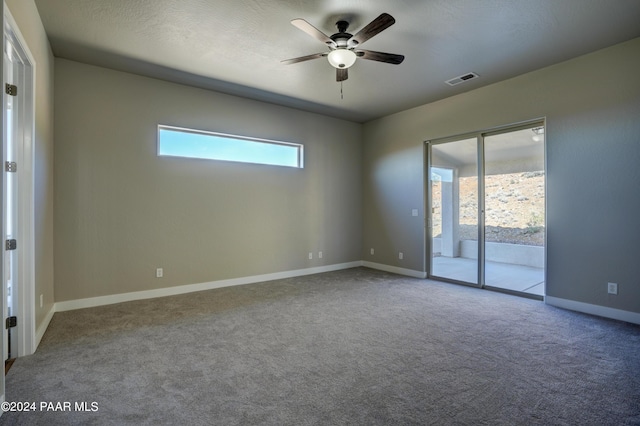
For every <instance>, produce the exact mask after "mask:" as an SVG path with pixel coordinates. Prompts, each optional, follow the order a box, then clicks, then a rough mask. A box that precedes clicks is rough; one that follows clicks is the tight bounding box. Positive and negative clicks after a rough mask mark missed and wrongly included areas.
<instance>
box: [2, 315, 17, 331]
mask: <svg viewBox="0 0 640 426" xmlns="http://www.w3.org/2000/svg"><path fill="white" fill-rule="evenodd" d="M17 325H18V317H9V318H7V320H6V321H5V327H6V328H13V327H15V326H17Z"/></svg>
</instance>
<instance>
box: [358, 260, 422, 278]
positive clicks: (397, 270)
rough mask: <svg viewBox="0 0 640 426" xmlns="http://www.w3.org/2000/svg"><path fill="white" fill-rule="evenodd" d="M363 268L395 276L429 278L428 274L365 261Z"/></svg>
mask: <svg viewBox="0 0 640 426" xmlns="http://www.w3.org/2000/svg"><path fill="white" fill-rule="evenodd" d="M362 266H365V267H367V268H371V269H377V270H379V271H385V272H391V273H393V274H398V275H405V276H408V277H413V278H427V273H426V272H422V271H416V270H414V269H406V268H399V267H397V266H390V265H384V264H382V263H375V262H366V261H363V262H362Z"/></svg>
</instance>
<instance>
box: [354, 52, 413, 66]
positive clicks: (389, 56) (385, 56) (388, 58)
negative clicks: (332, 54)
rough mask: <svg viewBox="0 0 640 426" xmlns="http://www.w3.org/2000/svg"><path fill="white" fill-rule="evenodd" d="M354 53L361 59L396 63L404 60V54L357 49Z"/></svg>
mask: <svg viewBox="0 0 640 426" xmlns="http://www.w3.org/2000/svg"><path fill="white" fill-rule="evenodd" d="M356 55H357V56H358V57H359V58H362V59H369V60H371V61H378V62H386V63H387V64H394V65H398V64H401V63H402V61H404V55H396V54H395V53H384V52H374V51H373V50H358V51H357V52H356Z"/></svg>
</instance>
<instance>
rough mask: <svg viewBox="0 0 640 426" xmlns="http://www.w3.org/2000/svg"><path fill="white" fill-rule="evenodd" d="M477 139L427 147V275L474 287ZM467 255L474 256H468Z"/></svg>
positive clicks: (476, 224)
mask: <svg viewBox="0 0 640 426" xmlns="http://www.w3.org/2000/svg"><path fill="white" fill-rule="evenodd" d="M477 144H478V142H477V139H476V138H467V139H460V140H453V141H448V142H446V143H440V144H434V145H432V146H431V166H430V169H429V170H430V172H429V175H430V189H431V190H430V191H429V193H430V194H431V197H430V198H431V231H432V232H431V275H434V276H438V277H442V278H446V279H449V280H453V281H457V282H463V283H469V284H478V283H479V281H478V264H477V262H476V260H475V259H474V258H476V257H477V256H476V255H477V253H478V237H477V236H478V227H479V223H478V190H477V189H478V154H477ZM469 252H470V253H473V254H474V255H472V256H470V255H469Z"/></svg>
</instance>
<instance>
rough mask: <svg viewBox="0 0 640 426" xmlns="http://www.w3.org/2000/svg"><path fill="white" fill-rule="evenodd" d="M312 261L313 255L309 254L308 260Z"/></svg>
mask: <svg viewBox="0 0 640 426" xmlns="http://www.w3.org/2000/svg"><path fill="white" fill-rule="evenodd" d="M311 259H313V253H311V252H309V260H311Z"/></svg>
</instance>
